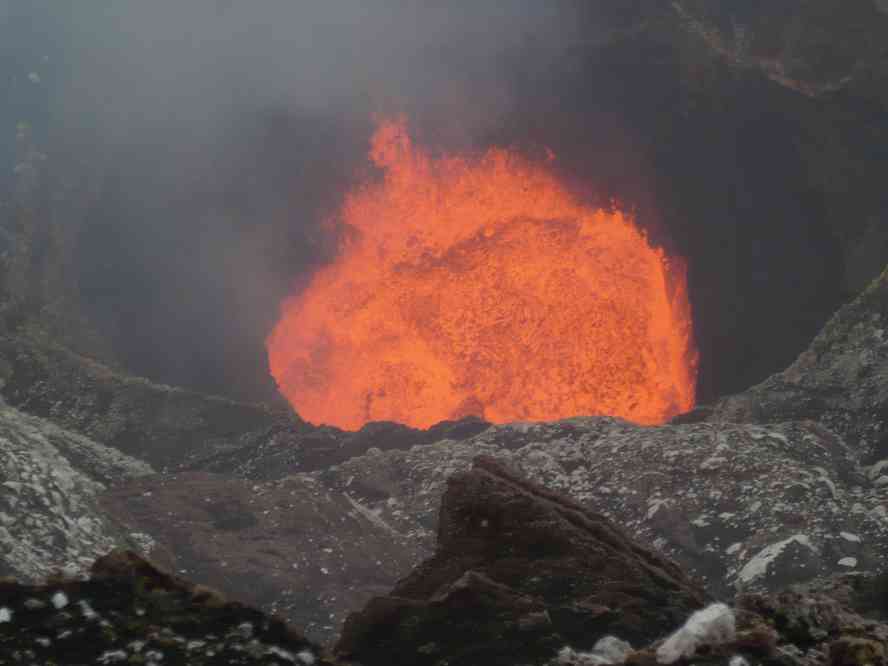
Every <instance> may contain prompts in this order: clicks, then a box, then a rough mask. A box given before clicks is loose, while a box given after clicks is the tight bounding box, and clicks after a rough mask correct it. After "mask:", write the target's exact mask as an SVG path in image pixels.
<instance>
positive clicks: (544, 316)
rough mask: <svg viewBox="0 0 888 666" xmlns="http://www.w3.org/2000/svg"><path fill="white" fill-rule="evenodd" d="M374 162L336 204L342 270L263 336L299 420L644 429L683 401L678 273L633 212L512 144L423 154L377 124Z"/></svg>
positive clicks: (687, 317) (690, 395) (687, 344)
mask: <svg viewBox="0 0 888 666" xmlns="http://www.w3.org/2000/svg"><path fill="white" fill-rule="evenodd" d="M369 156H370V159H371V160H372V161H373V162H374V163H375V165H377V166H378V167H380V169H381V170H382V179H381V181H380V182H372V183H365V184H364V185H362V186H361V187H359V188H357V189H355V190H354V191H352V192H350V193H349V194H348V195H347V196H346V197H345V200H344V202H343V204H342V207H341V210H340V211H339V215H338V216H337V218H336V220H335V221H336V222H337V223H341V224H343V225H345V228H346V230H347V232H348V233H344V234H343V235H342V236H343V239H344V240H343V241H342V243H341V246H340V248H339V252H338V255H337V257H336V259H335V260H334V261H333V262H332V263H330V264H329V265H327V266H326V267H325V268H323V269H321V270H319V271H318V272H317V273H316V274H315V275H314V277H313V279H312V281H311V282H310V284H309V285H308V287H307V288H306V289H304V290H303V291H302V292H301V293H298V294H295V295H294V296H292V297H291V298H289V299H288V300H287V301H285V302H284V304H283V306H282V311H281V318H280V320H279V321H278V323H277V325H276V326H275V328H274V330H273V331H272V333H271V335H270V336H269V338H268V341H267V347H268V355H269V365H270V367H271V372H272V375H273V376H274V378H275V380H276V381H277V384H278V386H279V388H280V390H281V392H282V393H283V395H284V396H285V397H286V398H287V399H288V400H289V402H290V403H291V404H292V406H293V408H294V409H295V410H296V411H297V412H298V413H299V414H300V415H301V416H302V417H303V418H304V419H306V420H308V421H311V422H314V423H327V424H331V425H335V426H339V427H342V428H346V429H357V428H359V427H360V426H362V425H363V424H365V423H367V422H368V421H381V420H386V421H398V422H400V423H405V424H408V425H411V426H416V427H428V426H429V425H432V424H434V423H437V422H439V421H442V420H445V419H455V418H459V417H462V416H466V415H470V414H473V415H477V416H481V417H483V418H484V419H487V420H489V421H492V422H497V423H499V422H508V421H538V420H551V419H559V418H564V417H569V416H576V415H593V414H602V415H612V416H619V417H622V418H625V419H627V420H630V421H634V422H636V423H643V424H655V423H662V422H664V421H666V420H668V419H669V418H671V417H672V416H674V415H676V414H678V413H681V412H683V411H686V410H688V409H690V408H691V407H693V405H694V390H695V383H696V359H697V354H696V351H695V348H694V344H693V338H692V324H691V314H690V306H689V303H688V298H687V289H686V272H685V266H684V263H683V261H681V260H680V259H678V258H673V257H669V256H667V255H666V254H665V252H664V251H663V250H662V249H660V248H655V247H652V246H651V245H650V243H649V242H648V240H647V238H646V237H645V235H644V234H643V233H642V232H641V231H640V230H639V229H638V228H637V227H636V226H635V224H634V221H633V220H632V219H631V217H630V216H629V215H628V214H627V213H625V212H621V211H620V210H619V209H612V210H603V209H596V208H592V207H590V206H588V205H586V204H584V203H582V202H580V201H579V200H578V199H577V198H576V197H575V196H573V195H572V194H571V193H569V192H568V191H567V189H566V188H565V187H564V186H562V185H561V184H560V183H559V182H558V180H557V179H556V177H555V176H554V175H552V174H551V172H550V170H549V169H548V168H547V166H546V165H545V164H536V163H533V162H531V161H529V160H527V159H526V158H524V157H522V156H520V155H518V154H517V153H515V152H514V151H510V150H505V149H499V148H496V149H491V150H488V151H487V152H486V153H484V154H483V155H480V156H473V157H469V156H460V155H446V156H443V157H430V156H429V155H428V154H426V152H424V151H423V150H422V149H420V148H418V147H416V146H415V145H414V144H413V142H412V141H411V138H410V136H409V135H408V133H407V130H406V123H405V122H404V120H403V119H399V120H394V121H388V122H384V123H382V124H380V126H379V127H378V129H377V130H376V132H375V134H374V135H373V138H372V142H371V150H370V155H369Z"/></svg>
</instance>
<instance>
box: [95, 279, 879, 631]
mask: <svg viewBox="0 0 888 666" xmlns="http://www.w3.org/2000/svg"><path fill="white" fill-rule="evenodd" d="M886 288H888V285H886V280H885V278H884V277H883V278H881V279H880V280H879V281H877V282H876V283H874V284H873V286H872V287H871V288H870V289H869V290H867V291H866V292H865V293H864V294H863V295H862V296H861V297H860V298H858V299H857V300H855V301H854V302H853V303H851V304H849V305H848V306H847V307H846V308H845V309H843V310H842V311H840V312H839V313H838V314H837V315H836V317H835V318H834V319H833V320H832V321H831V322H830V323H829V324H828V325H827V327H826V328H825V329H824V332H823V334H821V336H819V337H818V338H817V340H815V342H814V344H813V345H812V348H811V350H809V351H808V352H806V353H805V354H803V355H802V357H801V358H800V360H799V362H798V363H797V364H796V365H795V366H794V367H802V366H804V367H807V368H809V369H810V377H811V379H810V380H807V379H799V380H797V384H796V387H798V386H801V387H802V388H794V389H793V390H794V391H795V392H794V393H785V392H783V389H782V388H781V387H783V386H785V382H784V380H780V381H779V382H778V379H779V378H780V376H778V378H777V379H775V380H774V383H773V384H771V383H769V382H770V381H771V380H769V382H766V383H765V384H763V385H762V386H761V387H756V389H753V391H752V392H751V393H752V394H754V395H756V396H757V399H758V401H759V404H764V405H783V406H785V407H786V408H787V409H789V408H790V407H799V406H801V405H804V404H805V403H804V402H803V401H799V402H796V401H795V400H794V399H793V396H798V395H800V394H801V392H802V391H803V390H804V391H807V392H817V391H820V392H821V393H822V394H826V393H828V395H829V396H831V398H830V399H831V400H832V401H834V403H835V404H838V405H840V407H841V406H842V405H851V407H847V408H845V407H842V409H846V411H845V412H844V414H845V419H844V420H838V421H837V420H836V419H834V418H832V416H830V411H829V410H826V411H823V412H821V411H818V409H817V405H818V404H819V405H821V406H823V405H824V403H822V402H821V403H817V402H810V403H809V404H808V407H809V408H807V410H806V411H798V410H796V411H781V410H774V411H773V412H772V413H771V416H769V417H768V418H765V414H764V413H763V412H762V411H760V410H759V411H754V410H753V411H751V410H742V409H733V411H731V410H729V409H728V408H727V407H726V405H730V404H734V403H736V402H737V401H740V404H748V403H747V402H744V401H745V400H746V398H745V397H744V396H743V395H741V396H739V397H737V398H731V399H729V400H728V401H725V403H722V404H720V405H718V406H716V407H714V408H701V409H699V410H697V411H696V412H694V413H692V414H689V415H686V416H685V417H684V418H682V419H678V420H677V421H676V422H675V423H672V424H669V425H665V426H659V427H639V426H635V425H632V424H629V423H625V422H622V421H619V420H617V419H612V418H601V417H589V418H576V419H568V420H565V421H561V422H554V423H539V424H510V425H501V426H493V427H489V428H487V429H484V430H483V431H482V432H480V433H476V434H474V435H472V436H468V437H465V436H464V435H462V433H458V431H456V432H457V433H458V434H454V435H453V438H452V439H443V440H441V441H438V442H435V443H432V444H417V445H414V446H410V447H409V448H389V449H388V450H382V449H381V448H370V449H368V450H367V451H366V452H365V453H363V454H362V455H357V456H355V457H352V458H350V459H348V460H344V461H342V462H339V463H337V464H331V465H329V466H327V467H325V468H321V469H317V470H316V471H314V472H312V473H310V474H306V473H303V472H301V469H300V466H299V465H298V464H296V463H295V462H291V463H289V464H288V462H287V459H286V458H285V455H286V453H285V451H286V446H281V448H278V445H277V444H271V443H266V444H264V445H261V446H252V447H251V448H241V449H237V450H236V451H231V452H229V453H222V454H220V455H219V456H217V457H215V458H214V459H213V461H212V464H213V465H214V469H216V470H218V473H217V474H216V475H214V476H212V477H205V479H204V481H201V482H200V483H199V485H194V484H195V481H194V480H193V479H194V477H189V476H181V477H172V478H169V479H159V478H158V479H152V478H148V479H144V480H141V481H139V482H137V483H135V484H124V485H123V486H122V487H121V488H119V489H118V490H115V491H114V493H113V494H112V495H111V496H109V506H111V507H113V510H114V513H115V515H116V516H117V517H118V519H119V520H121V521H122V522H124V523H125V524H128V525H130V526H131V527H130V529H133V530H141V531H145V532H148V533H150V534H152V536H153V537H154V538H155V539H156V541H157V544H158V548H159V549H162V550H163V552H164V553H165V556H166V557H168V558H169V560H168V561H169V564H170V566H174V567H175V568H176V569H185V570H187V571H189V572H194V573H193V575H195V577H196V578H197V579H198V580H201V581H204V582H209V583H212V584H214V585H219V586H220V587H223V588H226V587H227V586H231V589H232V590H234V591H236V593H237V594H244V595H245V598H246V599H248V600H249V601H251V602H253V603H257V604H261V605H262V606H263V607H264V608H268V609H272V608H273V609H278V610H281V611H282V612H284V614H285V616H286V617H288V618H290V619H291V620H294V621H296V622H298V624H299V625H300V626H304V627H305V628H306V631H307V632H309V634H310V635H312V636H314V637H317V638H318V639H320V640H329V639H330V638H332V636H333V635H334V632H335V627H336V626H337V625H338V623H339V622H340V621H341V620H342V618H344V616H345V615H346V613H347V612H348V611H349V610H350V609H353V608H354V607H355V606H356V605H360V604H362V603H365V602H366V601H367V599H369V598H370V597H372V596H374V595H378V594H379V590H380V589H381V588H383V589H384V588H385V587H386V586H390V585H393V584H394V583H395V581H396V580H397V579H398V578H400V577H402V576H404V575H406V574H407V573H408V571H409V570H410V568H411V567H412V566H413V565H415V564H416V563H417V562H418V561H420V560H421V559H422V558H424V557H428V556H429V555H430V554H431V553H432V550H433V544H434V535H435V529H436V515H437V511H438V505H439V502H440V498H441V496H442V494H443V492H444V488H445V485H446V480H447V478H448V477H450V476H451V475H452V474H454V473H458V472H461V471H465V470H467V469H469V468H470V466H471V461H472V460H473V458H474V457H476V456H477V455H479V454H483V455H488V456H493V457H496V458H501V459H503V460H504V461H506V462H507V463H508V464H509V465H510V466H511V467H512V468H514V469H516V470H518V471H519V472H520V473H521V474H523V475H525V476H526V477H527V478H528V479H530V480H532V481H534V482H537V483H540V484H542V485H544V486H546V487H548V488H552V489H554V490H558V491H560V492H563V493H565V494H567V495H569V496H571V497H573V498H574V499H575V500H577V501H579V502H580V503H581V504H583V505H584V506H586V507H588V508H590V509H592V510H594V511H596V512H600V513H602V514H604V515H606V516H607V517H608V518H609V519H611V520H612V521H614V523H616V524H618V525H620V526H621V527H622V528H624V529H625V530H627V532H628V533H629V534H630V535H631V536H632V537H633V538H635V539H637V540H639V541H640V542H641V543H644V544H647V545H648V546H650V547H653V548H655V549H657V550H659V551H660V552H662V553H663V554H665V555H666V556H668V557H670V558H672V559H674V560H675V561H676V562H678V563H679V564H680V565H681V566H682V567H683V568H685V569H686V570H687V571H688V572H689V573H690V574H691V575H693V576H695V577H697V578H699V579H700V580H701V581H703V582H704V583H705V584H706V586H707V587H708V589H709V590H710V591H711V592H713V593H715V594H719V595H723V596H725V597H729V596H730V595H732V594H733V593H734V591H735V590H737V589H742V590H746V591H753V590H776V589H779V588H781V587H783V586H785V585H786V584H788V583H791V582H797V581H798V582H801V581H805V580H809V579H812V578H815V577H817V576H824V575H829V574H833V573H843V572H848V571H871V572H876V571H882V570H884V569H885V568H886V564H888V563H886V560H885V558H886V555H885V554H886V553H888V548H886V546H888V514H886V510H885V499H886V497H888V495H886V493H888V485H886V482H885V481H882V480H880V479H881V478H882V477H883V474H882V471H883V468H884V465H881V464H878V463H877V464H875V465H874V466H869V467H865V468H864V467H861V464H862V463H863V462H868V461H870V460H871V456H869V454H868V453H867V451H868V449H869V448H870V446H869V445H868V444H865V443H864V441H863V440H862V439H859V438H858V439H856V438H854V437H853V436H852V435H853V434H854V432H855V431H854V430H851V429H848V427H851V428H854V427H856V426H855V425H854V424H855V423H856V424H859V425H861V427H864V426H865V427H866V428H868V429H869V430H867V432H874V431H875V428H876V425H875V424H878V423H880V421H879V420H878V419H875V418H870V417H868V416H867V414H878V410H876V411H873V410H872V406H871V403H868V402H867V401H869V400H873V399H875V400H877V401H878V400H882V398H880V397H879V396H880V395H882V394H881V393H880V391H882V392H883V391H884V387H885V385H886V382H885V381H884V380H883V379H881V378H882V377H884V376H885V372H886V367H888V366H886V356H885V354H886V346H885V343H884V341H883V338H881V337H880V336H879V334H878V332H877V331H879V330H881V328H880V327H881V324H880V323H879V322H881V321H883V319H882V318H883V317H884V314H883V313H884V310H883V309H882V308H884V297H885V296H884V294H885V292H886ZM806 358H808V359H810V358H817V359H820V360H819V361H818V364H815V365H814V366H811V365H810V361H806V360H805V359H806ZM861 362H863V365H860V363H861ZM806 364H807V365H806ZM849 368H851V369H852V370H853V369H855V368H859V369H860V372H858V371H856V370H854V371H849ZM805 373H807V370H806V371H805ZM805 373H801V372H800V371H799V374H798V376H800V377H804V376H808V375H807V374H805ZM783 374H784V375H785V374H786V373H783ZM769 386H776V387H778V388H777V389H774V391H773V392H772V393H769V392H768V387H769ZM778 389H780V390H778ZM842 401H846V402H842ZM855 401H856V402H855ZM856 404H862V405H863V407H861V408H857V407H855V406H854V405H856ZM878 404H881V403H878ZM827 406H828V405H827ZM877 406H878V405H877ZM879 409H881V408H880V407H879ZM838 413H842V412H838ZM868 418H869V419H870V420H868V421H867V420H866V419H868ZM843 424H846V425H847V426H848V427H846V426H845V425H843ZM866 424H869V425H866ZM473 427H479V428H480V427H483V424H476V425H475V426H473ZM879 427H881V426H879ZM843 428H844V429H843ZM379 432H381V433H382V436H381V438H380V439H381V440H383V441H384V440H385V433H387V432H389V430H386V427H384V426H379ZM323 436H324V437H330V438H331V439H330V440H328V441H335V433H332V432H331V431H326V432H325V433H324V435H323ZM445 436H446V435H445ZM306 441H307V440H306ZM365 443H369V442H365ZM409 443H410V440H406V441H405V440H401V441H400V443H399V445H400V446H404V445H406V444H409ZM331 446H333V445H332V444H331ZM334 448H335V447H334ZM231 473H234V474H237V475H238V476H240V477H242V478H243V479H245V480H244V481H238V482H233V481H232V480H231V479H226V478H225V477H226V476H227V475H229V474H231ZM251 476H252V477H253V478H252V479H250V477H251ZM247 479H250V481H249V482H247V481H246V480H247ZM189 487H193V488H199V491H197V492H192V491H190V490H189ZM235 488H236V490H235ZM146 493H150V496H148V498H146V496H145V494H146ZM290 493H292V495H290ZM231 496H235V497H239V498H241V500H240V501H239V503H238V504H237V505H235V504H232V503H231V502H230V501H229V497H231ZM288 496H290V497H299V498H300V499H299V507H300V509H299V512H297V513H294V512H293V509H291V508H289V507H290V505H291V504H293V502H292V501H289V500H287V497H288ZM211 507H228V508H227V509H226V511H228V512H229V513H230V520H231V523H232V524H237V523H238V521H247V522H250V521H252V520H253V519H255V521H256V523H257V524H255V525H253V526H246V527H243V528H242V529H240V530H238V531H233V532H229V533H227V534H225V535H223V536H217V537H216V538H218V539H222V540H224V541H225V543H226V544H227V547H229V548H231V549H232V551H233V552H237V553H240V555H238V558H237V560H236V561H237V562H241V564H237V565H236V567H237V568H233V567H232V563H231V562H230V561H229V558H228V557H227V556H226V555H223V554H221V553H220V552H219V551H218V550H214V549H213V548H212V547H211V546H209V545H206V546H204V545H199V546H198V547H197V548H192V547H191V546H189V545H188V544H191V543H193V542H195V541H196V542H197V543H198V544H210V543H211V540H210V536H209V535H212V534H214V533H216V534H218V530H217V527H216V523H217V521H218V516H217V515H215V513H214V511H213V510H211V509H210V508H211ZM343 508H344V509H345V511H346V512H347V513H346V514H345V515H346V516H347V517H345V518H344V519H343V520H340V521H339V524H338V526H337V525H335V524H331V525H332V526H324V523H323V522H322V521H316V520H315V519H314V518H311V519H309V518H304V519H302V520H304V521H305V522H304V524H305V525H306V532H305V534H307V535H308V538H310V539H312V541H306V540H305V539H302V537H301V536H298V534H301V533H300V532H297V533H296V535H297V536H287V535H286V534H284V533H283V531H282V529H281V527H280V526H281V525H286V524H287V522H288V520H292V519H295V517H296V516H323V515H336V514H337V512H341V511H342V509H343ZM169 512H172V513H174V514H179V515H187V516H189V518H188V520H187V521H186V520H183V521H177V520H165V519H163V516H164V515H165V514H166V513H169ZM266 512H267V513H266ZM338 515H340V516H341V515H342V514H341V513H339V514H338ZM250 516H253V518H250ZM198 534H199V535H201V536H200V537H199V538H196V537H195V535H198ZM356 543H357V544H358V547H357V548H355V547H354V544H356ZM294 549H296V551H298V552H299V555H298V556H297V555H296V553H295V551H294ZM328 549H329V552H327V550H328ZM364 549H366V552H367V553H371V554H372V555H371V556H370V557H366V558H365V557H363V552H364ZM267 551H273V552H281V553H283V552H287V555H286V556H285V557H283V558H278V557H277V556H276V555H273V554H269V552H267ZM386 553H398V556H396V557H388V556H383V557H379V555H385V554H386ZM248 558H252V560H253V563H252V564H250V565H245V564H243V562H245V561H246V559H248ZM301 558H304V561H305V562H306V563H307V562H310V561H312V560H315V561H318V562H321V564H320V565H319V566H321V567H324V568H326V569H327V570H328V571H335V572H336V577H334V576H332V575H323V574H322V575H321V576H314V577H311V578H309V579H306V578H305V577H304V576H302V575H301V573H300V571H299V569H292V568H290V569H288V568H287V566H288V565H287V562H289V561H290V560H293V561H294V562H295V561H299V562H302V561H303V559H301ZM377 559H378V561H380V562H382V563H384V566H377V567H375V568H374V567H368V566H366V565H367V562H368V561H370V562H372V561H376V560H377ZM300 566H302V565H301V564H300ZM238 571H242V572H244V573H245V574H246V572H248V579H249V580H250V581H251V585H250V587H251V591H252V593H253V594H254V595H255V596H248V594H249V591H246V590H244V587H245V586H244V584H243V583H242V582H239V576H238V573H237V572H238ZM226 581H232V582H226ZM341 581H347V582H345V583H342V582H341ZM290 589H299V590H303V591H304V594H303V595H302V596H301V597H294V596H288V598H286V599H285V598H284V596H283V595H282V593H281V592H280V590H290ZM315 632H317V633H315Z"/></svg>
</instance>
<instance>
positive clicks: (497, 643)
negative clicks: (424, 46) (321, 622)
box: [337, 457, 707, 666]
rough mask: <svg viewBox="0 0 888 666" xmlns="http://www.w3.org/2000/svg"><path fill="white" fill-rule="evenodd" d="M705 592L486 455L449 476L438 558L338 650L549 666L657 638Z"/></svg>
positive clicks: (360, 621)
mask: <svg viewBox="0 0 888 666" xmlns="http://www.w3.org/2000/svg"><path fill="white" fill-rule="evenodd" d="M706 599H707V597H706V594H705V593H704V592H703V591H702V589H701V588H700V587H699V586H697V585H696V584H695V583H693V582H692V581H691V580H690V579H688V578H687V577H686V576H685V575H684V574H683V573H682V572H681V571H680V570H679V568H678V567H677V566H676V565H675V564H674V563H672V562H670V561H669V560H667V559H665V558H663V557H662V556H660V555H657V554H656V553H654V552H652V551H650V550H648V549H646V548H643V547H641V546H639V545H637V544H635V543H634V542H633V541H632V540H631V539H630V538H629V537H628V536H627V535H626V534H625V533H624V532H623V531H622V530H620V529H619V528H618V527H616V526H615V525H614V524H613V523H612V522H611V521H609V520H608V519H607V518H605V517H604V516H602V515H600V514H597V513H594V512H593V511H591V510H589V509H587V508H584V507H583V506H581V505H579V504H577V503H576V502H574V501H572V500H570V499H569V498H567V497H565V496H563V495H560V494H557V493H554V492H551V491H548V490H545V489H544V488H542V487H540V486H537V485H535V484H532V483H529V482H528V481H525V480H523V479H521V478H520V477H519V476H517V475H516V474H514V473H512V472H510V471H508V470H507V468H506V467H505V466H504V465H502V464H501V463H498V462H496V461H494V460H493V459H490V458H484V457H480V458H477V459H476V460H475V462H474V466H473V468H472V470H471V471H468V472H464V473H459V474H456V475H454V476H453V477H452V478H451V479H450V480H449V482H448V485H447V490H446V492H445V494H444V497H443V500H442V503H441V511H440V517H439V525H438V538H437V548H436V551H435V554H434V556H433V557H432V558H430V559H428V560H426V561H425V562H424V563H422V564H421V565H420V566H419V567H417V568H416V569H415V570H414V571H413V572H412V573H411V574H410V575H409V576H407V577H406V578H405V579H403V580H402V581H400V582H399V583H398V584H397V585H396V586H395V588H394V590H392V592H391V593H390V594H389V595H387V596H385V597H381V598H376V599H373V600H372V601H371V602H370V603H369V604H368V605H367V607H366V608H365V609H364V610H363V611H361V612H359V613H356V614H354V615H351V616H350V617H349V618H348V620H347V621H346V624H345V628H344V630H343V634H342V638H341V639H340V641H339V643H338V645H337V650H338V652H339V653H341V654H342V655H343V656H344V657H347V658H350V659H354V660H356V661H358V662H360V663H362V664H364V666H373V665H374V664H390V663H410V664H416V665H417V666H419V665H421V664H440V663H445V662H446V663H448V664H450V665H451V666H458V665H460V664H465V665H468V664H480V663H484V664H491V665H493V664H503V665H505V664H510V665H511V664H516V663H530V662H539V661H540V660H542V659H547V658H551V657H552V656H554V655H555V654H556V653H557V651H558V649H559V648H560V647H562V646H563V645H564V644H565V643H570V644H572V645H574V646H577V647H579V648H583V647H589V648H591V647H593V646H594V645H595V644H596V643H597V642H598V641H599V639H601V638H603V637H604V636H606V635H614V636H617V637H619V638H621V639H623V640H628V641H629V642H635V643H640V642H641V643H643V642H648V641H651V640H653V639H654V638H657V637H658V636H660V635H662V634H663V633H665V632H667V631H668V630H669V629H671V628H672V627H674V626H676V625H680V624H681V623H682V621H683V620H684V618H685V617H686V616H687V615H688V614H689V613H690V612H691V611H693V610H694V609H696V608H699V607H701V606H702V605H703V604H704V603H705V601H706Z"/></svg>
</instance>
